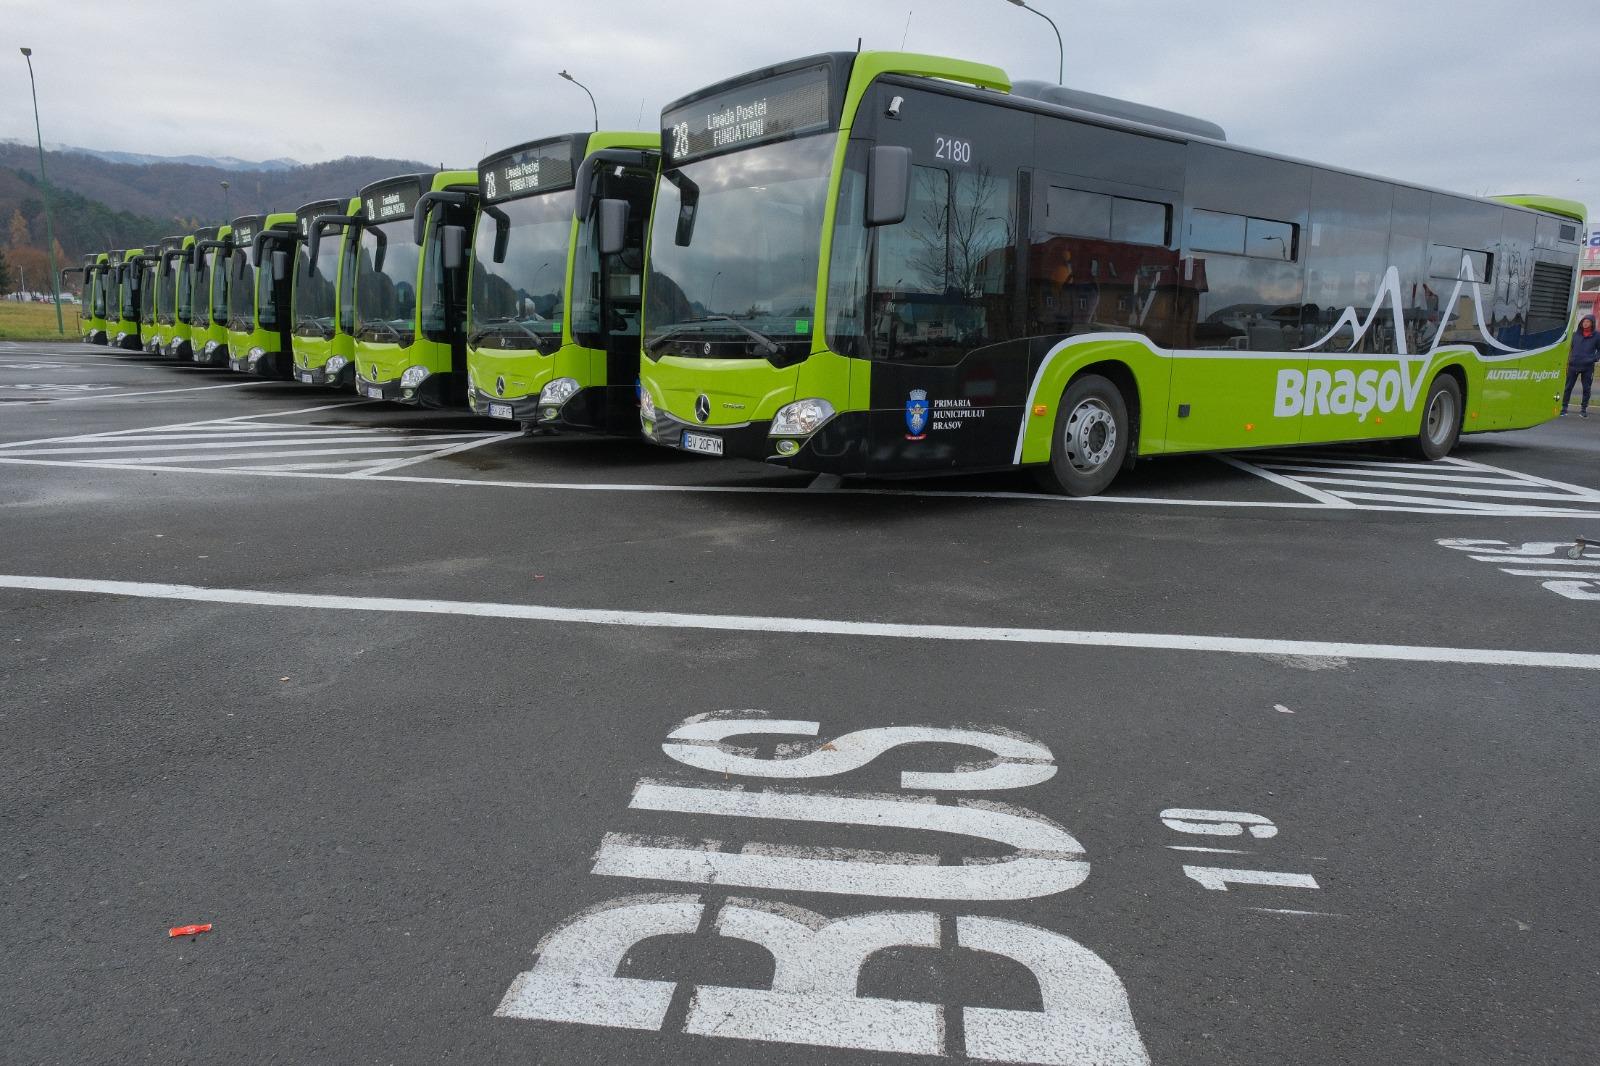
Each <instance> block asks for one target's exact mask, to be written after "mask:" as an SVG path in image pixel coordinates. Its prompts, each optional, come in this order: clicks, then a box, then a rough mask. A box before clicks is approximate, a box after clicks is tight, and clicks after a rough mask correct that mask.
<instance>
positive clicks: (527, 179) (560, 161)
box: [478, 137, 576, 203]
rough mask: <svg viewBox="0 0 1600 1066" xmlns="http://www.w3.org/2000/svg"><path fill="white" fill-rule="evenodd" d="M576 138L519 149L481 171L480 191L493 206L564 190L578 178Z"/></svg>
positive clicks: (494, 160) (490, 162) (566, 138)
mask: <svg viewBox="0 0 1600 1066" xmlns="http://www.w3.org/2000/svg"><path fill="white" fill-rule="evenodd" d="M575 176H576V175H575V174H574V166H573V162H572V138H570V137H563V138H561V139H560V140H558V141H546V142H545V143H543V144H535V145H530V146H528V147H527V148H519V149H517V150H516V151H514V152H510V153H507V154H506V155H503V156H500V157H499V158H497V159H491V160H488V161H487V162H485V163H482V164H480V165H479V167H478V188H479V189H480V190H481V191H482V193H483V198H484V199H485V200H487V201H489V202H490V203H496V202H498V201H501V200H510V199H513V198H515V197H518V196H531V195H533V194H535V193H541V192H549V191H550V190H551V189H564V188H567V187H568V186H570V185H571V184H572V183H573V180H574V178H575Z"/></svg>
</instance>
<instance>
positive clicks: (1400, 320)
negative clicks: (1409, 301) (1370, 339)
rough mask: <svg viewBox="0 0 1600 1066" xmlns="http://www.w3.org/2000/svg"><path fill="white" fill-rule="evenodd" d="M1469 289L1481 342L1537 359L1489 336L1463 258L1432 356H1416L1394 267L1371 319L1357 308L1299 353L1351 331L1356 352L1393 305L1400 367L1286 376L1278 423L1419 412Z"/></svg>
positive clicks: (1478, 290)
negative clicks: (1436, 359)
mask: <svg viewBox="0 0 1600 1066" xmlns="http://www.w3.org/2000/svg"><path fill="white" fill-rule="evenodd" d="M1467 286H1471V289H1470V293H1471V304H1472V317H1473V321H1474V324H1475V325H1476V327H1477V332H1478V338H1479V341H1481V343H1482V344H1484V345H1487V346H1488V347H1490V348H1493V349H1494V350H1496V351H1499V352H1504V353H1506V354H1507V355H1511V356H1523V355H1528V354H1531V353H1529V352H1524V351H1520V350H1518V349H1516V348H1512V347H1510V346H1508V345H1505V344H1502V343H1501V342H1500V341H1498V340H1496V339H1495V338H1494V337H1493V336H1492V335H1491V334H1490V333H1489V329H1488V327H1487V326H1486V325H1485V324H1484V321H1483V284H1482V282H1480V281H1479V280H1478V278H1477V274H1476V272H1475V270H1474V269H1473V265H1472V258H1471V256H1468V255H1466V254H1463V255H1462V256H1461V269H1460V270H1459V271H1458V272H1457V274H1456V283H1455V287H1454V288H1452V289H1451V290H1450V296H1449V298H1448V299H1447V300H1445V301H1444V303H1443V304H1441V305H1440V307H1441V312H1442V313H1441V314H1440V316H1439V328H1438V329H1437V330H1435V331H1434V335H1433V339H1432V341H1431V342H1430V343H1429V345H1428V348H1427V350H1426V351H1422V352H1417V353H1415V354H1413V353H1412V352H1411V351H1410V345H1409V344H1408V342H1407V339H1406V334H1407V330H1406V320H1405V310H1404V303H1403V298H1402V296H1401V291H1400V271H1399V269H1398V268H1397V267H1395V266H1392V265H1391V266H1390V267H1389V269H1388V270H1387V271H1385V272H1384V275H1383V281H1382V282H1381V283H1379V285H1378V295H1377V297H1376V298H1375V299H1374V300H1373V301H1372V307H1371V308H1370V309H1369V310H1368V311H1367V313H1366V315H1365V316H1363V315H1362V314H1361V313H1360V312H1358V311H1357V310H1356V309H1355V308H1354V307H1346V308H1345V309H1344V311H1343V312H1342V313H1341V314H1340V315H1339V318H1338V321H1336V322H1335V323H1334V324H1333V328H1332V329H1330V330H1328V332H1327V333H1324V334H1323V335H1322V336H1321V337H1319V338H1318V339H1317V340H1315V341H1313V342H1312V343H1310V344H1307V345H1305V346H1304V347H1301V348H1296V349H1295V351H1297V352H1315V351H1318V350H1319V349H1321V348H1323V347H1324V346H1325V345H1327V344H1329V343H1331V342H1332V341H1333V339H1334V338H1335V337H1337V336H1338V335H1339V334H1340V332H1341V331H1343V330H1346V329H1348V330H1349V331H1350V343H1349V344H1347V345H1345V347H1344V349H1343V351H1345V352H1350V351H1353V350H1354V349H1355V347H1356V346H1357V345H1358V344H1360V343H1361V342H1362V340H1364V339H1365V338H1366V336H1367V334H1368V333H1370V332H1371V331H1372V328H1373V326H1374V324H1376V323H1377V321H1378V312H1379V311H1381V310H1382V309H1383V305H1384V303H1385V302H1387V303H1388V305H1389V314H1390V318H1391V323H1392V326H1393V336H1394V347H1395V353H1394V359H1395V361H1396V362H1397V363H1398V364H1399V365H1398V366H1397V367H1396V368H1395V369H1392V370H1384V371H1382V372H1379V371H1377V370H1363V371H1361V372H1360V373H1359V374H1358V373H1356V372H1355V371H1353V370H1335V371H1327V370H1317V369H1311V370H1305V371H1300V370H1292V369H1290V370H1280V371H1278V381H1277V389H1276V392H1275V394H1274V397H1273V405H1272V414H1273V417H1274V418H1295V417H1298V416H1300V415H1302V414H1306V415H1312V414H1323V415H1329V414H1332V415H1348V414H1354V415H1355V416H1356V421H1358V422H1365V421H1366V420H1367V416H1368V415H1369V414H1371V413H1372V412H1373V411H1374V410H1377V411H1381V412H1383V413H1385V414H1387V413H1388V412H1390V411H1393V410H1394V409H1395V408H1397V407H1401V408H1403V409H1404V410H1407V411H1410V410H1411V409H1412V408H1413V407H1415V406H1416V403H1417V399H1418V397H1420V396H1421V394H1422V389H1423V386H1424V385H1426V384H1427V376H1428V368H1429V367H1430V366H1431V365H1432V362H1433V355H1434V353H1435V352H1437V351H1438V350H1439V349H1440V348H1441V347H1444V346H1445V345H1444V343H1443V342H1444V335H1445V331H1446V330H1447V329H1449V328H1450V325H1451V323H1452V322H1453V321H1454V319H1455V317H1456V316H1455V312H1456V305H1457V304H1458V303H1459V302H1460V300H1461V294H1462V290H1463V289H1464V288H1465V287H1467ZM1460 343H1463V342H1458V341H1452V342H1451V344H1450V346H1451V347H1455V346H1457V345H1458V344H1460ZM1465 343H1467V344H1468V345H1469V346H1470V347H1473V348H1474V349H1476V350H1477V351H1478V352H1479V355H1478V358H1480V359H1483V358H1485V356H1483V355H1482V354H1481V353H1482V349H1481V348H1480V347H1479V345H1478V342H1465Z"/></svg>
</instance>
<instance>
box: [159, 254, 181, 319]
mask: <svg viewBox="0 0 1600 1066" xmlns="http://www.w3.org/2000/svg"><path fill="white" fill-rule="evenodd" d="M177 282H178V274H177V271H176V270H174V269H173V262H172V260H171V259H169V258H167V257H166V256H164V255H163V256H162V257H161V264H160V266H158V267H157V268H156V321H157V322H159V323H161V324H162V325H163V326H170V325H171V324H172V316H173V312H174V311H176V310H177V306H178V289H177Z"/></svg>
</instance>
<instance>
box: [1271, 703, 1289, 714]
mask: <svg viewBox="0 0 1600 1066" xmlns="http://www.w3.org/2000/svg"><path fill="white" fill-rule="evenodd" d="M1272 709H1273V710H1275V711H1277V712H1279V713H1280V714H1293V713H1294V712H1293V711H1291V710H1290V709H1289V708H1287V707H1285V706H1284V705H1283V704H1281V703H1274V704H1273V705H1272Z"/></svg>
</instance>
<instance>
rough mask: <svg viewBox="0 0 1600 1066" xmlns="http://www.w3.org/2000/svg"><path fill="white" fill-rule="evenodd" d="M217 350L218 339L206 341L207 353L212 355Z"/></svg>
mask: <svg viewBox="0 0 1600 1066" xmlns="http://www.w3.org/2000/svg"><path fill="white" fill-rule="evenodd" d="M216 350H217V342H216V341H206V354H207V355H210V354H212V353H213V352H215V351H216Z"/></svg>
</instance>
